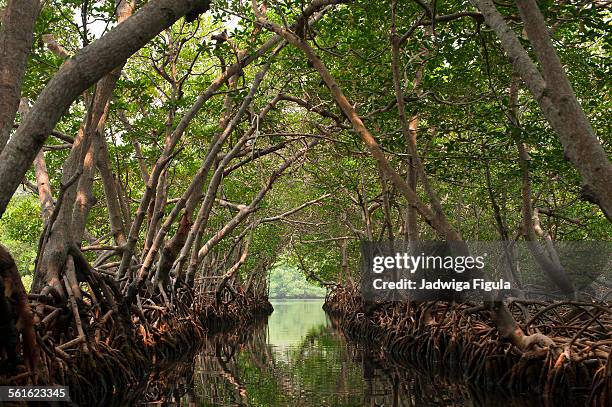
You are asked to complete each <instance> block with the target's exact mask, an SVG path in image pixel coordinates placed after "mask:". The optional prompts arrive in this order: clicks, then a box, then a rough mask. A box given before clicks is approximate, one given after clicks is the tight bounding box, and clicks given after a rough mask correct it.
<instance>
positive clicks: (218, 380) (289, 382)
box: [148, 325, 538, 407]
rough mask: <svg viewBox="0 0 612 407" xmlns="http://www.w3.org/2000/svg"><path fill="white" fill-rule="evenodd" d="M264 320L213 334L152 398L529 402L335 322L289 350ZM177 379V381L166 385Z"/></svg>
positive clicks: (279, 402) (266, 402)
mask: <svg viewBox="0 0 612 407" xmlns="http://www.w3.org/2000/svg"><path fill="white" fill-rule="evenodd" d="M267 342H268V341H267V330H266V327H265V326H264V325H260V326H256V327H251V328H250V329H242V330H237V331H234V332H232V333H229V334H220V335H215V336H213V337H209V338H207V340H206V342H205V344H204V346H203V348H202V351H201V352H200V353H199V354H198V355H197V356H196V357H195V359H194V362H193V363H191V364H185V363H182V364H179V365H177V366H176V369H175V370H174V371H172V372H171V373H169V372H166V373H164V374H160V375H159V376H158V377H156V379H157V381H156V383H157V384H156V387H155V386H154V387H152V388H151V389H149V391H148V395H149V397H148V400H149V401H154V400H155V401H158V402H160V401H161V402H163V403H164V404H170V403H176V404H180V405H188V406H195V405H198V406H208V405H215V406H230V405H231V406H234V405H239V406H247V405H255V406H260V405H263V406H286V405H291V406H362V405H363V406H410V407H412V406H465V405H468V406H491V405H493V406H495V405H504V406H529V405H534V406H535V405H538V404H537V403H536V402H531V403H529V401H528V399H517V398H515V397H514V398H512V397H509V396H508V395H500V394H499V393H494V392H490V391H482V390H479V389H475V388H473V387H469V386H467V385H465V384H463V383H462V382H461V381H460V380H459V379H458V378H457V377H456V376H455V377H450V376H447V375H444V374H436V375H432V374H428V373H427V372H424V371H420V370H418V369H417V368H416V367H406V366H400V365H397V364H394V363H392V362H390V361H388V360H385V359H384V357H383V355H382V354H381V353H380V352H379V351H375V350H372V349H365V348H364V346H363V345H358V344H355V343H351V342H349V341H347V340H346V339H345V338H344V337H343V336H342V334H341V333H338V332H337V331H336V330H335V329H334V328H333V327H332V326H319V327H317V328H313V329H311V330H310V331H309V332H308V333H307V335H305V336H304V338H303V340H302V341H301V342H300V343H299V344H297V345H295V346H292V347H290V348H287V349H284V350H283V352H285V353H284V354H283V355H282V356H283V357H279V356H281V355H279V354H278V353H277V352H278V350H275V349H274V348H273V347H272V346H270V345H268V343H267ZM164 383H165V384H171V387H165V388H164Z"/></svg>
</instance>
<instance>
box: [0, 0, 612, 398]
mask: <svg viewBox="0 0 612 407" xmlns="http://www.w3.org/2000/svg"><path fill="white" fill-rule="evenodd" d="M0 10H1V11H0V13H1V14H0V16H1V25H0V242H1V243H2V245H0V276H1V277H2V278H1V279H0V332H2V334H1V335H0V384H14V385H15V384H23V385H25V384H52V383H54V384H66V385H70V387H71V389H72V391H73V392H74V393H73V394H71V396H72V397H73V400H79V401H80V402H81V403H82V404H83V405H93V404H95V403H102V402H109V403H110V401H111V400H114V399H116V397H117V395H118V394H121V392H122V391H124V389H127V388H129V387H130V386H131V385H133V384H134V383H138V382H139V381H142V380H145V378H146V377H148V376H149V375H150V374H151V372H150V370H151V369H152V366H153V365H154V364H155V363H158V362H159V361H171V360H173V359H180V355H182V354H185V353H187V352H190V351H193V350H194V349H195V348H197V347H198V346H199V344H198V341H199V340H203V338H204V336H205V335H206V333H210V332H212V331H217V330H220V329H221V328H222V327H223V326H226V325H232V326H235V325H236V324H240V323H247V322H253V320H254V319H257V317H258V316H262V315H267V314H269V313H270V312H271V311H272V309H271V306H270V303H269V302H268V297H269V294H270V285H274V287H275V288H274V290H276V289H278V290H284V291H283V292H284V294H283V295H285V296H289V297H290V296H292V295H293V296H304V297H308V296H310V295H312V296H318V295H319V294H320V293H323V292H326V293H327V298H326V305H325V307H326V310H327V311H328V312H329V313H330V314H332V315H333V316H334V318H336V319H337V325H338V327H339V329H342V330H343V331H344V332H346V334H347V336H349V337H354V338H357V339H359V340H364V341H369V342H372V343H375V344H377V345H379V346H381V347H383V348H385V349H387V350H388V351H389V352H390V353H392V354H394V355H395V356H396V357H397V358H399V359H406V360H410V361H411V363H412V362H414V363H417V364H420V365H423V364H425V365H427V364H428V363H429V362H428V361H431V360H438V361H440V362H441V363H442V364H445V363H447V364H448V367H449V368H452V367H455V368H456V367H462V368H463V369H464V371H465V372H466V374H467V375H468V376H469V379H470V380H472V381H473V382H475V383H480V384H482V385H485V386H486V385H491V384H492V381H493V378H496V380H495V385H499V386H502V385H503V386H504V387H506V388H509V389H514V388H517V389H519V390H521V389H523V388H524V387H525V386H527V387H529V383H531V385H533V387H537V388H540V389H543V392H544V393H546V394H548V395H550V397H556V396H558V395H559V394H562V390H563V389H566V388H568V387H571V386H580V387H583V388H588V389H589V391H588V403H589V404H590V405H593V406H600V405H601V406H603V405H606V404H607V403H612V353H611V347H612V337H611V330H612V309H611V308H610V293H611V287H612V276H611V264H610V258H609V257H606V253H603V254H602V256H603V260H602V259H599V258H598V259H595V258H593V259H592V261H593V263H595V262H596V261H603V263H602V264H603V266H602V267H601V268H602V272H601V273H600V275H598V276H597V278H596V279H595V280H594V281H590V282H589V284H587V285H585V284H581V283H580V282H579V280H576V278H574V277H575V272H574V270H573V267H574V265H573V264H572V263H571V261H568V259H567V258H565V257H563V256H562V255H561V254H560V251H559V249H558V247H559V246H558V243H559V242H571V241H581V242H585V241H593V242H600V243H601V242H604V243H610V239H611V237H612V224H611V223H612V163H611V160H610V157H611V154H612V136H611V134H612V132H611V129H612V119H611V118H612V100H611V98H610V94H611V88H612V87H611V82H610V78H611V77H612V64H611V63H610V61H611V59H610V57H611V53H612V35H611V33H610V23H611V21H612V2H610V1H606V0H597V1H586V0H585V1H582V0H580V1H571V2H570V1H548V0H541V1H536V0H516V1H506V2H496V1H493V0H469V1H465V0H439V1H436V0H431V1H430V0H411V1H403V2H398V1H397V0H389V1H385V2H375V3H373V2H370V1H367V0H355V1H348V0H311V1H310V2H307V1H302V0H300V1H298V0H288V1H273V0H266V1H262V0H259V1H258V0H251V1H217V0H210V1H209V0H149V1H146V2H136V1H134V0H114V1H111V0H105V1H91V0H86V1H77V2H75V1H62V0H58V1H54V2H45V1H41V0H19V1H17V0H0ZM383 240H384V241H407V242H420V241H448V242H453V244H458V245H460V246H461V247H463V248H464V249H465V250H466V251H468V245H467V242H469V241H496V242H501V243H502V244H504V247H505V248H507V255H508V259H509V261H508V264H509V267H504V268H501V269H500V270H498V272H499V276H498V277H503V278H504V279H505V280H507V281H509V282H511V283H512V286H513V290H512V292H511V293H509V294H508V293H506V295H505V296H496V295H494V294H490V295H489V294H484V295H482V296H481V297H480V298H469V299H466V300H464V301H460V302H444V301H441V302H440V301H432V302H421V303H417V302H414V301H406V302H393V303H392V302H384V301H381V302H376V303H371V302H369V301H367V300H366V299H364V298H363V297H362V295H361V293H360V291H359V272H360V263H359V262H360V242H361V241H383ZM519 243H520V244H524V245H525V247H527V248H528V251H529V253H530V255H531V256H532V257H533V258H534V259H535V262H536V263H537V266H538V270H537V273H536V274H537V275H538V276H539V277H538V279H535V280H537V281H538V283H534V278H533V277H534V276H533V275H530V274H529V273H526V272H525V270H524V269H521V267H520V264H519V262H518V261H516V260H515V257H516V251H515V250H516V246H517V245H518V244H519ZM611 253H612V252H609V253H608V254H611ZM270 270H285V272H283V273H285V274H283V275H282V276H283V277H286V276H287V275H295V276H296V277H295V278H292V279H291V281H293V282H295V280H297V278H298V277H299V278H300V279H301V278H302V277H305V278H306V279H307V280H308V281H309V282H310V283H311V284H313V285H315V286H317V289H313V290H310V289H307V288H305V287H298V288H295V290H293V288H292V287H290V285H291V284H292V283H290V282H289V281H285V282H283V280H282V278H280V277H278V278H277V277H273V278H271V277H270ZM540 277H541V279H540ZM541 281H544V283H540V282H541ZM292 290H293V291H292ZM296 291H299V292H300V293H301V294H299V295H298V294H295V292H296ZM544 292H546V293H547V294H552V296H553V297H556V299H553V300H551V299H550V298H549V297H547V298H544V297H543V296H542V295H541V294H542V293H544ZM291 293H293V294H291ZM423 355H426V357H423ZM500 355H502V356H505V358H500V357H499V356H500ZM492 358H493V359H496V360H500V362H499V363H489V362H488V361H489V360H490V359H492ZM432 368H433V367H432ZM578 376H580V379H579V381H580V382H579V383H577V384H576V383H574V382H572V380H573V379H572V378H575V377H578ZM485 379H487V380H489V381H490V382H487V380H485ZM91 383H96V384H99V386H95V388H92V386H91Z"/></svg>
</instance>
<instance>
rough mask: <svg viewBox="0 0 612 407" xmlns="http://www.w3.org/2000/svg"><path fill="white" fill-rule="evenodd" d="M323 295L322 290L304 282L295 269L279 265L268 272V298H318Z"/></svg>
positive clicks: (304, 278) (324, 292)
mask: <svg viewBox="0 0 612 407" xmlns="http://www.w3.org/2000/svg"><path fill="white" fill-rule="evenodd" d="M325 294H326V291H325V289H324V288H322V287H318V286H315V285H312V284H311V283H309V282H308V281H306V277H305V276H304V274H302V273H301V272H300V270H298V269H297V268H296V267H291V266H289V265H286V264H279V265H277V266H276V267H274V268H273V269H272V270H271V271H270V298H320V297H325Z"/></svg>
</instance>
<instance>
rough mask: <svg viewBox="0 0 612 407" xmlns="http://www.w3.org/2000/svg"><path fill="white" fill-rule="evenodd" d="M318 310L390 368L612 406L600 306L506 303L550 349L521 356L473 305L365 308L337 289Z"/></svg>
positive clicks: (608, 341)
mask: <svg viewBox="0 0 612 407" xmlns="http://www.w3.org/2000/svg"><path fill="white" fill-rule="evenodd" d="M324 308H325V310H326V311H327V312H328V313H329V314H330V315H332V316H334V317H336V318H337V319H338V320H339V325H340V328H341V329H342V331H343V332H344V333H345V334H346V335H347V336H348V337H350V338H352V339H356V340H358V341H367V342H370V343H375V344H376V345H377V346H379V347H380V348H381V349H382V350H383V351H384V352H385V353H386V354H388V356H389V358H390V359H392V360H393V361H395V362H396V363H400V364H404V365H406V364H410V365H417V366H419V367H421V368H424V369H428V370H433V371H435V370H442V371H444V372H446V373H449V372H455V374H456V375H459V376H461V378H462V379H464V380H466V381H467V382H468V383H474V384H477V385H480V386H491V387H493V386H495V387H500V386H501V387H503V388H506V389H508V390H513V391H517V392H524V391H536V390H537V391H538V392H541V393H543V396H544V398H545V399H548V400H551V401H552V400H557V401H561V400H567V397H568V392H569V391H570V389H588V392H585V391H583V393H586V394H583V395H582V396H584V397H585V398H586V399H587V400H588V404H590V405H592V406H603V405H609V403H610V402H612V397H611V392H612V359H611V356H610V354H611V352H610V350H611V349H610V348H611V346H612V337H611V332H612V312H611V311H610V308H609V307H608V305H607V304H598V303H581V302H574V301H565V302H557V303H545V302H539V301H514V302H511V303H510V304H509V308H510V310H511V312H512V313H513V314H514V316H515V318H516V320H517V321H519V325H520V327H521V329H522V330H523V332H525V333H526V334H527V335H530V337H531V336H533V338H535V339H538V338H540V337H544V336H545V337H546V338H549V339H550V340H552V343H553V345H552V346H547V347H541V346H538V342H541V341H539V340H537V341H534V343H533V346H531V347H529V348H527V349H523V350H521V349H518V348H517V347H516V346H514V345H512V344H511V343H509V342H508V341H507V340H505V339H504V338H501V337H500V335H499V333H498V331H497V329H496V327H495V325H494V324H493V323H492V322H491V321H492V320H491V316H490V315H489V312H488V311H487V310H485V309H483V308H482V307H475V306H473V305H472V304H451V303H446V302H430V303H418V304H417V303H402V302H383V303H366V302H365V301H364V300H363V298H362V297H361V296H360V294H359V293H358V292H357V291H356V290H353V289H348V288H344V287H338V288H336V289H334V290H333V291H331V292H330V293H329V295H328V297H327V298H326V301H325V306H324ZM525 315H529V317H528V318H525ZM569 396H570V397H573V396H572V395H571V394H570V395H569ZM579 397H581V396H579Z"/></svg>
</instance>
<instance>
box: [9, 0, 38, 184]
mask: <svg viewBox="0 0 612 407" xmlns="http://www.w3.org/2000/svg"><path fill="white" fill-rule="evenodd" d="M39 11H40V1H39V0H8V3H7V5H6V8H5V9H4V16H3V18H2V26H0V152H2V150H3V149H4V146H6V143H7V142H8V139H9V135H10V133H11V129H12V128H13V121H14V120H15V113H17V109H18V108H19V99H20V98H21V85H22V82H23V77H24V75H25V71H26V65H27V62H28V55H29V53H30V48H32V41H33V38H34V23H35V22H36V18H37V17H38V13H39ZM19 181H20V180H19Z"/></svg>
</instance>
